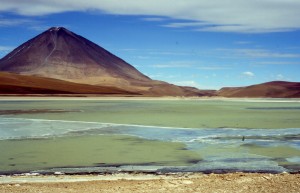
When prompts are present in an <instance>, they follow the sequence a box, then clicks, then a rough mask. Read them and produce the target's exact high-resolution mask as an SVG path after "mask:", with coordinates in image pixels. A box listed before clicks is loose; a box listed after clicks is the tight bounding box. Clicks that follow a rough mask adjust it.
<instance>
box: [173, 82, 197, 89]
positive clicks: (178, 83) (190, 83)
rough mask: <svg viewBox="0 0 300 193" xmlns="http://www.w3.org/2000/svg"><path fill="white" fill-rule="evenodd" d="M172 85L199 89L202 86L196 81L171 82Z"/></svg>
mask: <svg viewBox="0 0 300 193" xmlns="http://www.w3.org/2000/svg"><path fill="white" fill-rule="evenodd" d="M170 83H172V84H175V85H178V86H192V87H197V88H199V87H200V85H199V84H198V83H197V82H196V81H194V80H183V81H173V82H172V81H171V82H170Z"/></svg>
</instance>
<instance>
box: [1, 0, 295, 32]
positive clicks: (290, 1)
mask: <svg viewBox="0 0 300 193" xmlns="http://www.w3.org/2000/svg"><path fill="white" fill-rule="evenodd" d="M89 10H92V11H100V12H101V13H108V14H123V15H143V16H149V17H167V18H173V19H179V20H182V21H186V22H187V24H186V25H184V24H179V23H177V24H176V23H173V24H172V23H170V24H169V27H174V26H177V27H180V25H181V26H182V27H186V26H191V25H193V27H194V28H195V29H197V30H199V31H218V32H242V33H264V32H278V31H292V30H296V29H299V28H300V20H299V18H300V11H299V10H300V1H297V0H260V1H258V0H211V1H199V0H189V1H183V0H163V1H161V0H143V1H137V0H86V1H82V0H63V1H62V0H51V1H40V0H26V1H24V0H1V7H0V11H11V12H15V13H18V14H22V15H31V16H35V15H46V14H51V13H59V12H66V11H89ZM150 20H151V19H150ZM191 22H195V23H191ZM203 23H205V25H203Z"/></svg>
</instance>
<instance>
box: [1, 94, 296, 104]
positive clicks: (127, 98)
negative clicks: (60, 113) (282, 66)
mask: <svg viewBox="0 0 300 193" xmlns="http://www.w3.org/2000/svg"><path fill="white" fill-rule="evenodd" d="M7 100H9V101H14V100H24V101H30V100H35V101H48V100H50V101H56V100H83V101H89V100H103V101H106V100H107V101H117V100H125V101H135V100H136V101H142V100H146V101H147V100H154V101H168V100H170V101H176V100H179V101H189V100H192V101H231V102H280V103H285V102H287V103H288V102H299V103H300V98H246V97H245V98H226V97H180V96H162V97H148V96H144V97H142V96H70V95H66V96H61V95H60V96H41V95H36V96H33V95H30V96H16V95H12V96H4V95H0V101H7Z"/></svg>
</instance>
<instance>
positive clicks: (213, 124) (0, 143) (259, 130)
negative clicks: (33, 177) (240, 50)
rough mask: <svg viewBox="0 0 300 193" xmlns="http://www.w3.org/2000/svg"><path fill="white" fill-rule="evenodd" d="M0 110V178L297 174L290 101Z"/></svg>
mask: <svg viewBox="0 0 300 193" xmlns="http://www.w3.org/2000/svg"><path fill="white" fill-rule="evenodd" d="M0 107H1V109H0V114H1V116H0V149H1V151H0V163H1V164H0V165H1V167H0V173H20V172H21V173H22V172H30V171H31V172H32V171H35V172H36V171H39V172H42V171H44V172H45V171H66V170H67V171H72V172H75V173H76V172H78V171H91V168H92V171H94V172H96V171H100V170H101V171H103V167H104V168H107V167H111V166H113V168H111V170H116V171H119V170H142V171H143V170H145V168H148V169H149V168H150V170H151V171H159V172H169V171H192V172H199V171H201V172H208V171H250V172H255V171H264V172H283V171H288V172H296V171H299V169H300V120H299V117H300V103H299V101H297V100H296V101H295V100H280V101H276V100H251V101H243V100H237V101H232V100H228V101H226V100H225V101H224V100H219V99H217V100H193V99H190V100H143V99H140V100H134V99H130V100H106V99H101V100H90V99H89V100H83V99H81V100H76V99H74V100H64V99H60V100H34V99H32V100H2V101H0ZM84 168H85V169H84ZM79 169H80V170H79Z"/></svg>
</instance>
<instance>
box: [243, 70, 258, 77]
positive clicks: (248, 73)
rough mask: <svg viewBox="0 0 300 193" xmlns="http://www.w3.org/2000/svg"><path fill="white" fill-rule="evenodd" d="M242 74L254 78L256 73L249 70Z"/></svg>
mask: <svg viewBox="0 0 300 193" xmlns="http://www.w3.org/2000/svg"><path fill="white" fill-rule="evenodd" d="M242 75H243V76H244V77H248V78H252V77H254V76H255V74H254V73H253V72H250V71H247V72H243V73H242Z"/></svg>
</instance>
